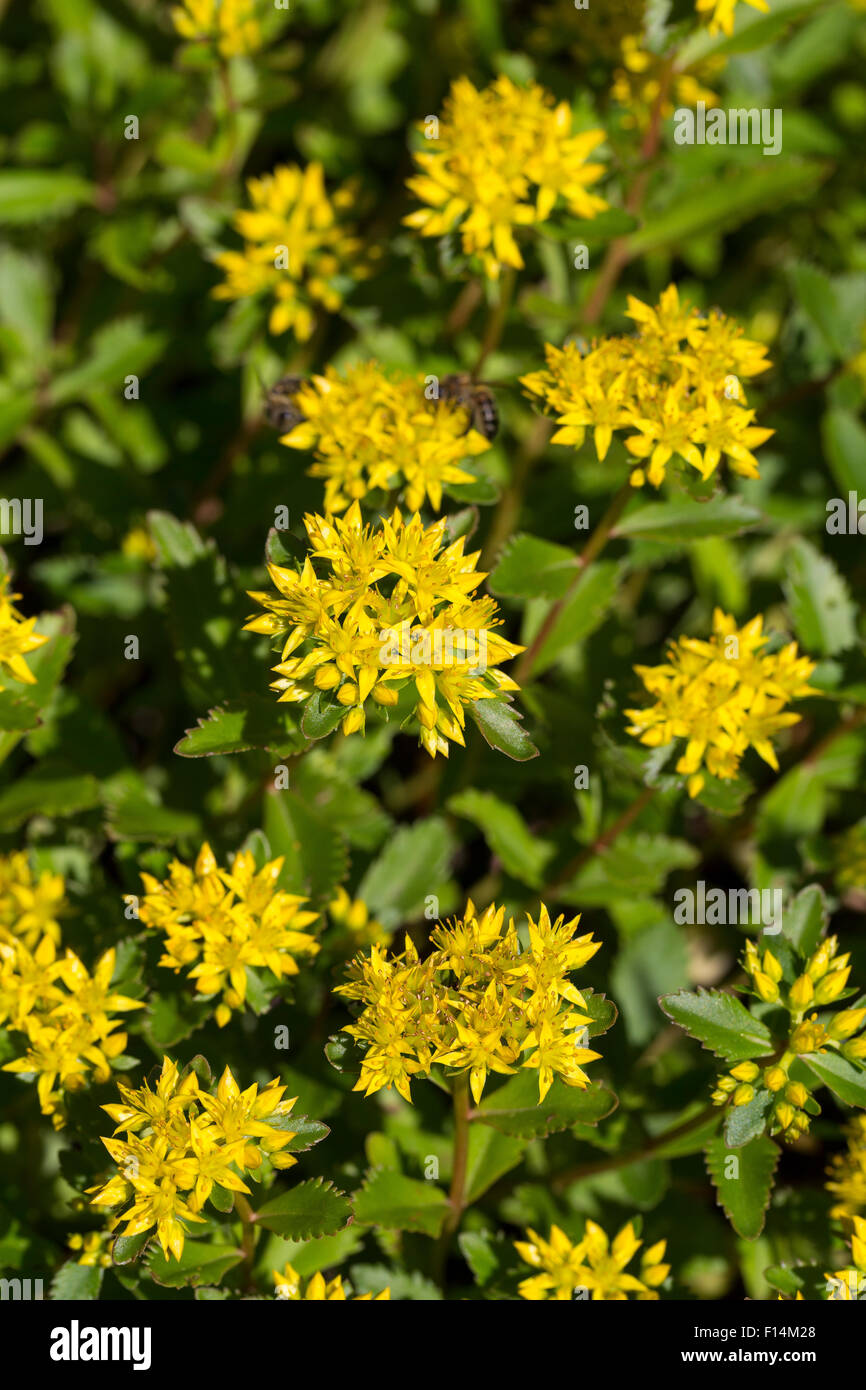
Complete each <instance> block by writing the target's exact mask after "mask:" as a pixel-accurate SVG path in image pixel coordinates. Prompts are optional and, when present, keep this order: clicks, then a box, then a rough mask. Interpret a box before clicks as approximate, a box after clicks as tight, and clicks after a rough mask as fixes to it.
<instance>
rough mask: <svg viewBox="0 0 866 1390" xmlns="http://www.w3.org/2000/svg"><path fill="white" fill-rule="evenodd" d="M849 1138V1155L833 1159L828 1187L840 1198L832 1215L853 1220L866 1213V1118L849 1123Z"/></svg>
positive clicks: (847, 1151) (828, 1175)
mask: <svg viewBox="0 0 866 1390" xmlns="http://www.w3.org/2000/svg"><path fill="white" fill-rule="evenodd" d="M845 1139H846V1143H847V1148H846V1150H845V1152H844V1153H842V1154H834V1155H833V1157H832V1158H831V1159H830V1164H829V1166H828V1168H827V1177H828V1182H827V1184H826V1186H827V1191H828V1192H832V1193H833V1194H834V1196H835V1197H836V1204H835V1206H833V1207H832V1208H831V1209H830V1215H831V1216H833V1217H837V1218H840V1219H843V1220H846V1219H847V1220H850V1219H851V1218H852V1217H854V1216H860V1215H862V1214H863V1213H864V1212H866V1115H855V1116H854V1117H853V1119H851V1120H850V1121H849V1122H848V1124H847V1125H846V1126H845Z"/></svg>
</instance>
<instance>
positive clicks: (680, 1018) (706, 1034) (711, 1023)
mask: <svg viewBox="0 0 866 1390" xmlns="http://www.w3.org/2000/svg"><path fill="white" fill-rule="evenodd" d="M659 1003H660V1004H661V1006H662V1008H663V1009H664V1011H665V1013H666V1014H667V1016H668V1018H670V1019H672V1020H673V1022H674V1023H676V1024H678V1025H679V1027H680V1028H684V1029H685V1031H686V1032H687V1033H688V1034H689V1036H690V1037H692V1038H697V1039H698V1041H699V1042H701V1043H702V1044H703V1046H704V1047H705V1048H706V1049H707V1050H708V1051H709V1052H713V1053H715V1055H716V1056H717V1057H723V1058H724V1059H725V1061H727V1062H745V1061H747V1060H748V1059H749V1058H751V1057H765V1056H766V1055H767V1054H768V1053H770V1052H772V1050H773V1036H772V1034H771V1032H770V1030H769V1028H768V1027H767V1026H766V1024H765V1023H761V1021H760V1020H759V1019H757V1018H753V1016H752V1015H751V1014H750V1013H749V1010H748V1009H747V1008H746V1006H745V1004H743V1003H741V1002H740V1000H739V999H737V998H735V996H734V995H733V994H723V993H722V991H721V990H718V989H711V990H705V989H699V990H698V991H697V993H692V992H691V991H689V990H685V989H684V990H680V991H679V993H678V994H666V995H663V996H662V998H661V999H660V1000H659Z"/></svg>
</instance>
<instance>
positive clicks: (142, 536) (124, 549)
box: [120, 526, 156, 563]
mask: <svg viewBox="0 0 866 1390" xmlns="http://www.w3.org/2000/svg"><path fill="white" fill-rule="evenodd" d="M120 549H121V553H122V554H124V555H126V556H127V557H128V558H129V559H131V560H146V561H147V562H148V563H150V561H151V560H154V559H155V558H156V546H155V545H154V543H153V538H152V536H151V534H150V532H149V531H148V530H147V528H146V527H144V526H133V527H132V530H130V531H127V533H126V535H125V536H124V538H123V540H122V542H121V546H120Z"/></svg>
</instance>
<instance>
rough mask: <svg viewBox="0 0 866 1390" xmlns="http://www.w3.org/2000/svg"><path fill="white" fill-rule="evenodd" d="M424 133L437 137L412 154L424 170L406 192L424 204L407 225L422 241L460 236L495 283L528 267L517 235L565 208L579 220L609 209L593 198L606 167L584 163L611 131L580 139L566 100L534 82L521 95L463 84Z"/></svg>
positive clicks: (506, 85) (512, 88)
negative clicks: (504, 272)
mask: <svg viewBox="0 0 866 1390" xmlns="http://www.w3.org/2000/svg"><path fill="white" fill-rule="evenodd" d="M421 129H422V130H424V132H425V134H426V135H432V137H433V138H432V139H430V140H429V142H428V143H429V146H430V148H429V150H424V151H421V152H416V153H415V154H414V159H415V162H416V164H417V165H418V167H419V169H420V170H421V172H420V174H416V175H415V176H414V177H413V178H411V179H409V181H408V187H409V190H410V192H412V193H413V194H414V195H415V197H416V198H417V199H418V200H419V201H420V202H422V203H424V204H426V206H425V207H423V208H420V209H418V210H417V211H415V212H413V213H410V214H409V216H408V217H407V218H405V221H406V224H407V225H408V226H410V227H415V228H416V229H417V230H418V231H420V232H421V234H422V236H444V235H445V234H446V233H448V232H451V231H454V230H459V232H460V236H461V239H462V243H463V250H464V252H465V253H466V254H467V255H471V256H478V257H479V258H480V260H481V263H482V265H483V268H484V273H485V274H486V275H487V276H488V277H489V278H490V279H493V280H495V279H497V278H498V276H499V273H500V271H501V269H502V267H503V266H513V267H515V268H517V269H519V268H520V267H521V266H522V265H523V257H522V255H521V253H520V249H519V247H518V244H517V240H516V238H515V232H517V231H519V229H520V228H522V227H528V226H532V225H535V224H540V223H543V222H546V221H547V219H548V218H549V217H550V214H551V212H552V211H553V209H554V207H555V205H556V204H557V202H558V201H560V200H561V202H562V203H563V205H564V206H565V208H566V209H567V211H568V212H570V213H572V214H573V215H574V216H575V217H581V218H594V217H595V216H596V215H597V214H598V213H599V212H601V211H603V210H604V209H605V208H606V207H607V203H605V201H604V199H603V198H599V197H598V196H597V195H595V194H592V193H589V192H587V189H588V187H589V186H590V185H591V184H594V183H596V182H597V181H598V179H599V178H600V177H601V175H602V174H603V173H604V165H602V164H589V163H587V159H588V156H589V154H590V153H591V151H592V150H594V149H595V147H596V146H597V145H599V144H601V142H602V140H603V139H604V132H603V131H601V130H589V131H582V132H580V133H579V134H573V133H572V113H571V107H570V106H569V104H568V102H567V101H563V102H559V103H558V104H557V102H556V101H555V99H554V97H553V96H551V94H550V93H549V92H547V91H545V89H544V88H543V87H540V86H538V84H537V83H531V84H530V85H529V86H526V87H520V86H518V85H517V84H516V83H514V82H512V81H511V79H510V78H508V77H505V76H500V77H498V78H497V79H496V81H495V82H493V83H491V85H490V86H489V87H485V88H484V89H483V90H481V91H478V89H477V88H476V87H474V86H473V85H472V83H471V82H470V80H469V78H468V77H459V78H457V80H456V81H455V82H453V83H452V85H451V90H450V93H449V95H448V96H447V97H446V99H445V108H444V114H443V116H442V118H441V120H440V121H438V123H437V128H435V129H431V127H430V126H429V125H428V124H427V123H425V124H424V125H422V127H421Z"/></svg>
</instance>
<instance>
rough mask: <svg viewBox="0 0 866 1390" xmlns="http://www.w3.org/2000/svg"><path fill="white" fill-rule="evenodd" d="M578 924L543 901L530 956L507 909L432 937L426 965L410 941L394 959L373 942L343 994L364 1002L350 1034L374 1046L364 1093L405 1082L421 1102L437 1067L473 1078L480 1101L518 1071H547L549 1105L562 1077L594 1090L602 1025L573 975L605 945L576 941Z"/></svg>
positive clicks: (403, 1091)
mask: <svg viewBox="0 0 866 1390" xmlns="http://www.w3.org/2000/svg"><path fill="white" fill-rule="evenodd" d="M579 921H580V918H579V917H574V918H573V919H572V920H571V921H570V922H566V921H565V920H564V918H562V917H559V918H557V919H556V921H555V922H553V923H552V922H551V920H550V915H549V913H548V911H547V908H546V907H545V906H544V905H543V904H542V906H541V909H540V912H539V918H538V923H537V924H536V923H534V922H533V920H532V918H531V917H530V918H528V928H529V945H528V946H527V947H526V948H525V949H521V946H520V941H519V938H518V935H517V930H516V927H515V923H514V921H513V920H511V921H509V922H508V924H507V926H506V925H505V909H504V908H497V907H495V906H493V905H491V906H490V907H488V908H487V909H486V910H485V911H484V912H482V913H480V914H479V913H477V912H476V910H475V906H474V904H473V903H472V902H471V901H470V902H468V903H467V904H466V910H465V912H464V914H463V916H462V917H460V918H458V919H457V920H456V921H454V922H450V923H448V924H445V925H441V924H440V925H439V926H438V927H436V929H435V930H434V931H433V932H432V934H431V945H432V946H433V950H432V951H431V953H430V954H429V955H428V956H426V957H425V959H424V960H423V961H421V960H419V957H418V953H417V951H416V950H415V948H414V946H413V945H412V942H411V940H410V939H409V938H408V937H407V938H406V948H405V950H404V951H403V952H402V954H400V955H395V956H391V957H386V955H385V953H384V951H383V950H382V948H381V947H378V946H374V947H373V948H372V949H371V952H370V954H369V956H364V955H359V956H357V957H356V959H355V960H354V961H353V962H352V965H351V966H350V968H349V979H350V983H349V984H346V985H340V986H338V988H337V991H336V992H337V993H338V994H342V995H344V996H345V997H346V998H347V999H352V1000H356V1001H358V1002H360V1003H361V1004H362V1006H363V1010H362V1013H361V1015H360V1017H359V1019H358V1021H357V1023H354V1024H350V1025H349V1027H348V1028H347V1029H346V1032H348V1033H350V1034H351V1035H352V1036H353V1037H354V1038H355V1039H356V1040H357V1042H358V1043H359V1044H360V1045H361V1046H362V1047H363V1048H364V1050H365V1055H364V1060H363V1062H362V1065H361V1075H360V1077H359V1079H358V1082H357V1085H356V1086H355V1090H357V1091H364V1093H365V1094H366V1095H372V1094H373V1093H374V1092H375V1091H378V1090H380V1089H381V1088H382V1087H387V1088H388V1089H389V1090H390V1089H391V1087H394V1088H395V1089H396V1090H397V1091H398V1092H399V1094H400V1095H401V1096H403V1097H404V1098H405V1099H406V1100H408V1101H411V1099H412V1096H411V1088H410V1083H411V1081H412V1078H413V1076H416V1075H418V1074H419V1073H420V1074H422V1075H424V1076H427V1075H429V1073H430V1068H431V1066H433V1065H434V1064H438V1065H439V1066H444V1067H448V1068H449V1069H451V1070H452V1071H453V1072H456V1073H468V1079H469V1087H470V1090H471V1092H472V1096H473V1099H474V1100H475V1103H476V1105H477V1104H478V1103H479V1102H480V1100H481V1096H482V1094H483V1091H484V1087H485V1085H486V1083H487V1079H488V1076H489V1074H490V1073H491V1072H495V1073H499V1074H501V1075H510V1074H511V1073H513V1072H514V1071H516V1070H517V1069H518V1067H521V1068H530V1069H531V1068H535V1069H537V1070H538V1074H539V1078H538V1089H539V1103H540V1102H541V1101H542V1100H543V1099H544V1097H545V1095H546V1094H547V1092H548V1090H549V1089H550V1086H551V1085H552V1082H553V1078H554V1076H559V1077H560V1078H561V1079H562V1080H563V1081H565V1082H566V1084H567V1085H569V1086H578V1087H580V1088H581V1089H585V1088H586V1086H587V1085H588V1084H589V1078H588V1077H587V1075H586V1073H585V1072H584V1071H583V1069H582V1067H581V1065H580V1064H581V1063H587V1062H591V1061H594V1060H595V1059H596V1058H597V1057H598V1056H599V1053H597V1052H593V1051H592V1050H591V1049H590V1048H588V1047H586V1046H585V1045H584V1037H585V1036H586V1033H585V1030H586V1029H587V1028H588V1026H589V1024H590V1022H591V1019H590V1017H589V1016H588V1014H586V1013H585V1012H578V1011H577V1010H585V1009H586V1001H585V1000H584V998H583V996H582V995H581V994H580V993H579V992H578V990H577V989H576V988H575V986H574V985H573V983H572V982H571V980H570V979H569V975H570V974H571V972H573V971H574V970H576V969H578V968H579V967H580V966H581V965H583V964H584V963H585V962H586V961H587V960H589V959H590V958H591V957H592V956H593V955H594V954H595V952H596V951H597V950H598V949H599V945H600V943H599V942H597V941H593V939H592V936H591V934H588V935H586V936H580V937H575V932H576V930H577V926H578V923H579ZM503 928H505V930H504V931H503ZM575 1005H576V1006H577V1009H575V1008H574V1006H575ZM524 1054H525V1055H524ZM521 1058H522V1060H521Z"/></svg>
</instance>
